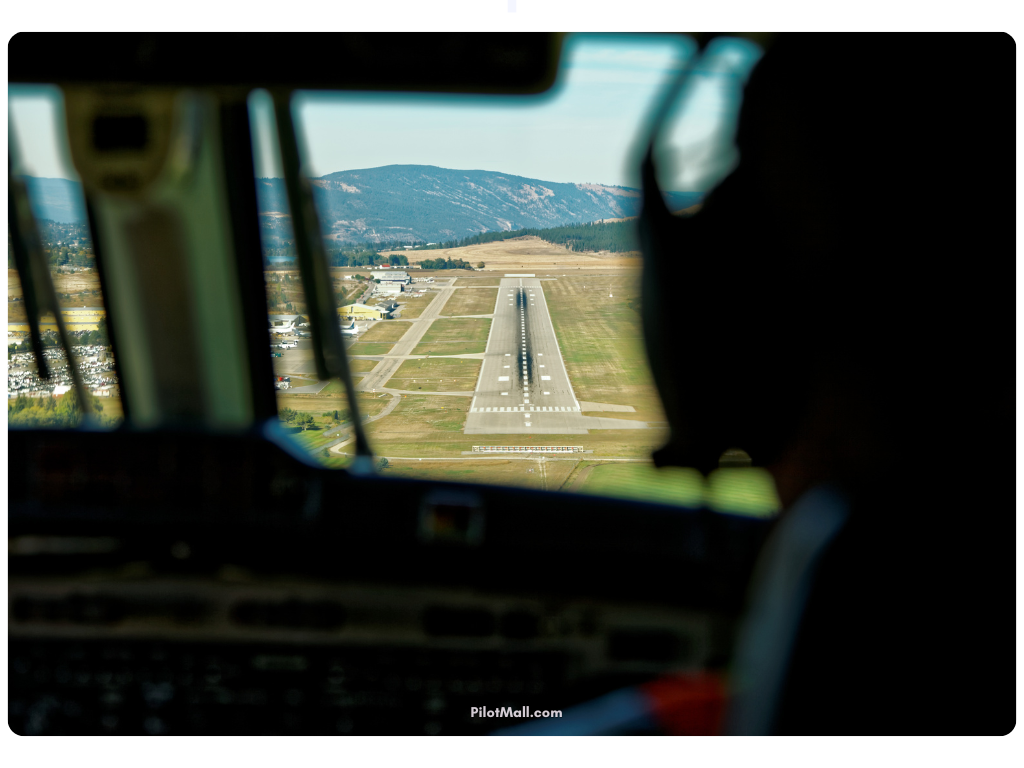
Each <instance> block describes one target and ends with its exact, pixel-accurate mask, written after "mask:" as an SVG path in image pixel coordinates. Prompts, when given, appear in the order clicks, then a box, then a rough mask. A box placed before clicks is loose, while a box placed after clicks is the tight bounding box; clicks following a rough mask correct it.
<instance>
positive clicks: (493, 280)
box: [455, 277, 501, 288]
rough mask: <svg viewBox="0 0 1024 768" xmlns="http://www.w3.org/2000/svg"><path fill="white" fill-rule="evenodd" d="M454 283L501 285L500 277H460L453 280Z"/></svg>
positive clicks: (476, 286) (478, 285)
mask: <svg viewBox="0 0 1024 768" xmlns="http://www.w3.org/2000/svg"><path fill="white" fill-rule="evenodd" d="M455 285H463V286H467V287H471V288H473V287H475V288H480V287H485V286H491V285H501V278H500V277H460V278H459V279H458V280H456V281H455Z"/></svg>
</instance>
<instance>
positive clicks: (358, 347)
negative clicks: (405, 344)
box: [348, 341, 395, 355]
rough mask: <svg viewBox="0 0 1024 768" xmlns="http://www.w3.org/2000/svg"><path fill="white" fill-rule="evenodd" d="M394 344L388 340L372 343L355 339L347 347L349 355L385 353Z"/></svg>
mask: <svg viewBox="0 0 1024 768" xmlns="http://www.w3.org/2000/svg"><path fill="white" fill-rule="evenodd" d="M394 346H395V345H394V344H392V343H390V342H384V343H378V344H374V343H372V342H371V343H366V342H362V341H357V342H356V343H355V344H353V345H352V346H351V347H349V348H348V353H349V355H386V354H387V353H388V352H390V351H391V348H392V347H394Z"/></svg>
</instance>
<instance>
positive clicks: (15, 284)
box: [7, 269, 104, 323]
mask: <svg viewBox="0 0 1024 768" xmlns="http://www.w3.org/2000/svg"><path fill="white" fill-rule="evenodd" d="M51 277H52V278H53V287H54V290H55V292H56V293H57V304H59V305H60V306H62V307H102V306H104V303H103V294H102V293H101V292H100V280H99V275H98V274H97V273H96V270H94V269H86V270H83V271H81V272H71V273H68V274H64V273H57V274H54V273H53V272H52V270H51ZM22 298H24V297H23V296H22V294H21V280H19V279H18V270H16V269H8V270H7V322H9V323H18V322H25V321H26V319H27V315H26V314H25V302H24V301H12V299H22Z"/></svg>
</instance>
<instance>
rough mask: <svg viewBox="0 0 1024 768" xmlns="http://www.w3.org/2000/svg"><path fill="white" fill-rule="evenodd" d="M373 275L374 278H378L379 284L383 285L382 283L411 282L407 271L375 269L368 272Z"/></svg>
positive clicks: (403, 283)
mask: <svg viewBox="0 0 1024 768" xmlns="http://www.w3.org/2000/svg"><path fill="white" fill-rule="evenodd" d="M370 274H371V275H373V279H374V280H380V284H381V285H382V286H383V285H384V283H386V282H387V283H398V284H400V285H408V284H409V283H411V282H412V279H411V278H410V277H409V273H408V272H394V271H392V270H390V269H389V270H387V271H384V270H379V271H377V270H375V271H373V272H371V273H370Z"/></svg>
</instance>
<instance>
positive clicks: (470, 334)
mask: <svg viewBox="0 0 1024 768" xmlns="http://www.w3.org/2000/svg"><path fill="white" fill-rule="evenodd" d="M490 329H491V321H490V320H488V319H485V318H458V319H454V318H445V319H441V320H435V321H434V322H433V323H431V324H430V328H428V329H427V332H426V333H425V334H424V335H423V338H422V339H421V340H420V343H419V344H417V345H416V347H415V348H414V349H413V351H412V354H414V355H475V354H479V353H481V352H483V351H484V350H485V348H486V347H487V334H488V332H489V331H490Z"/></svg>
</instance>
